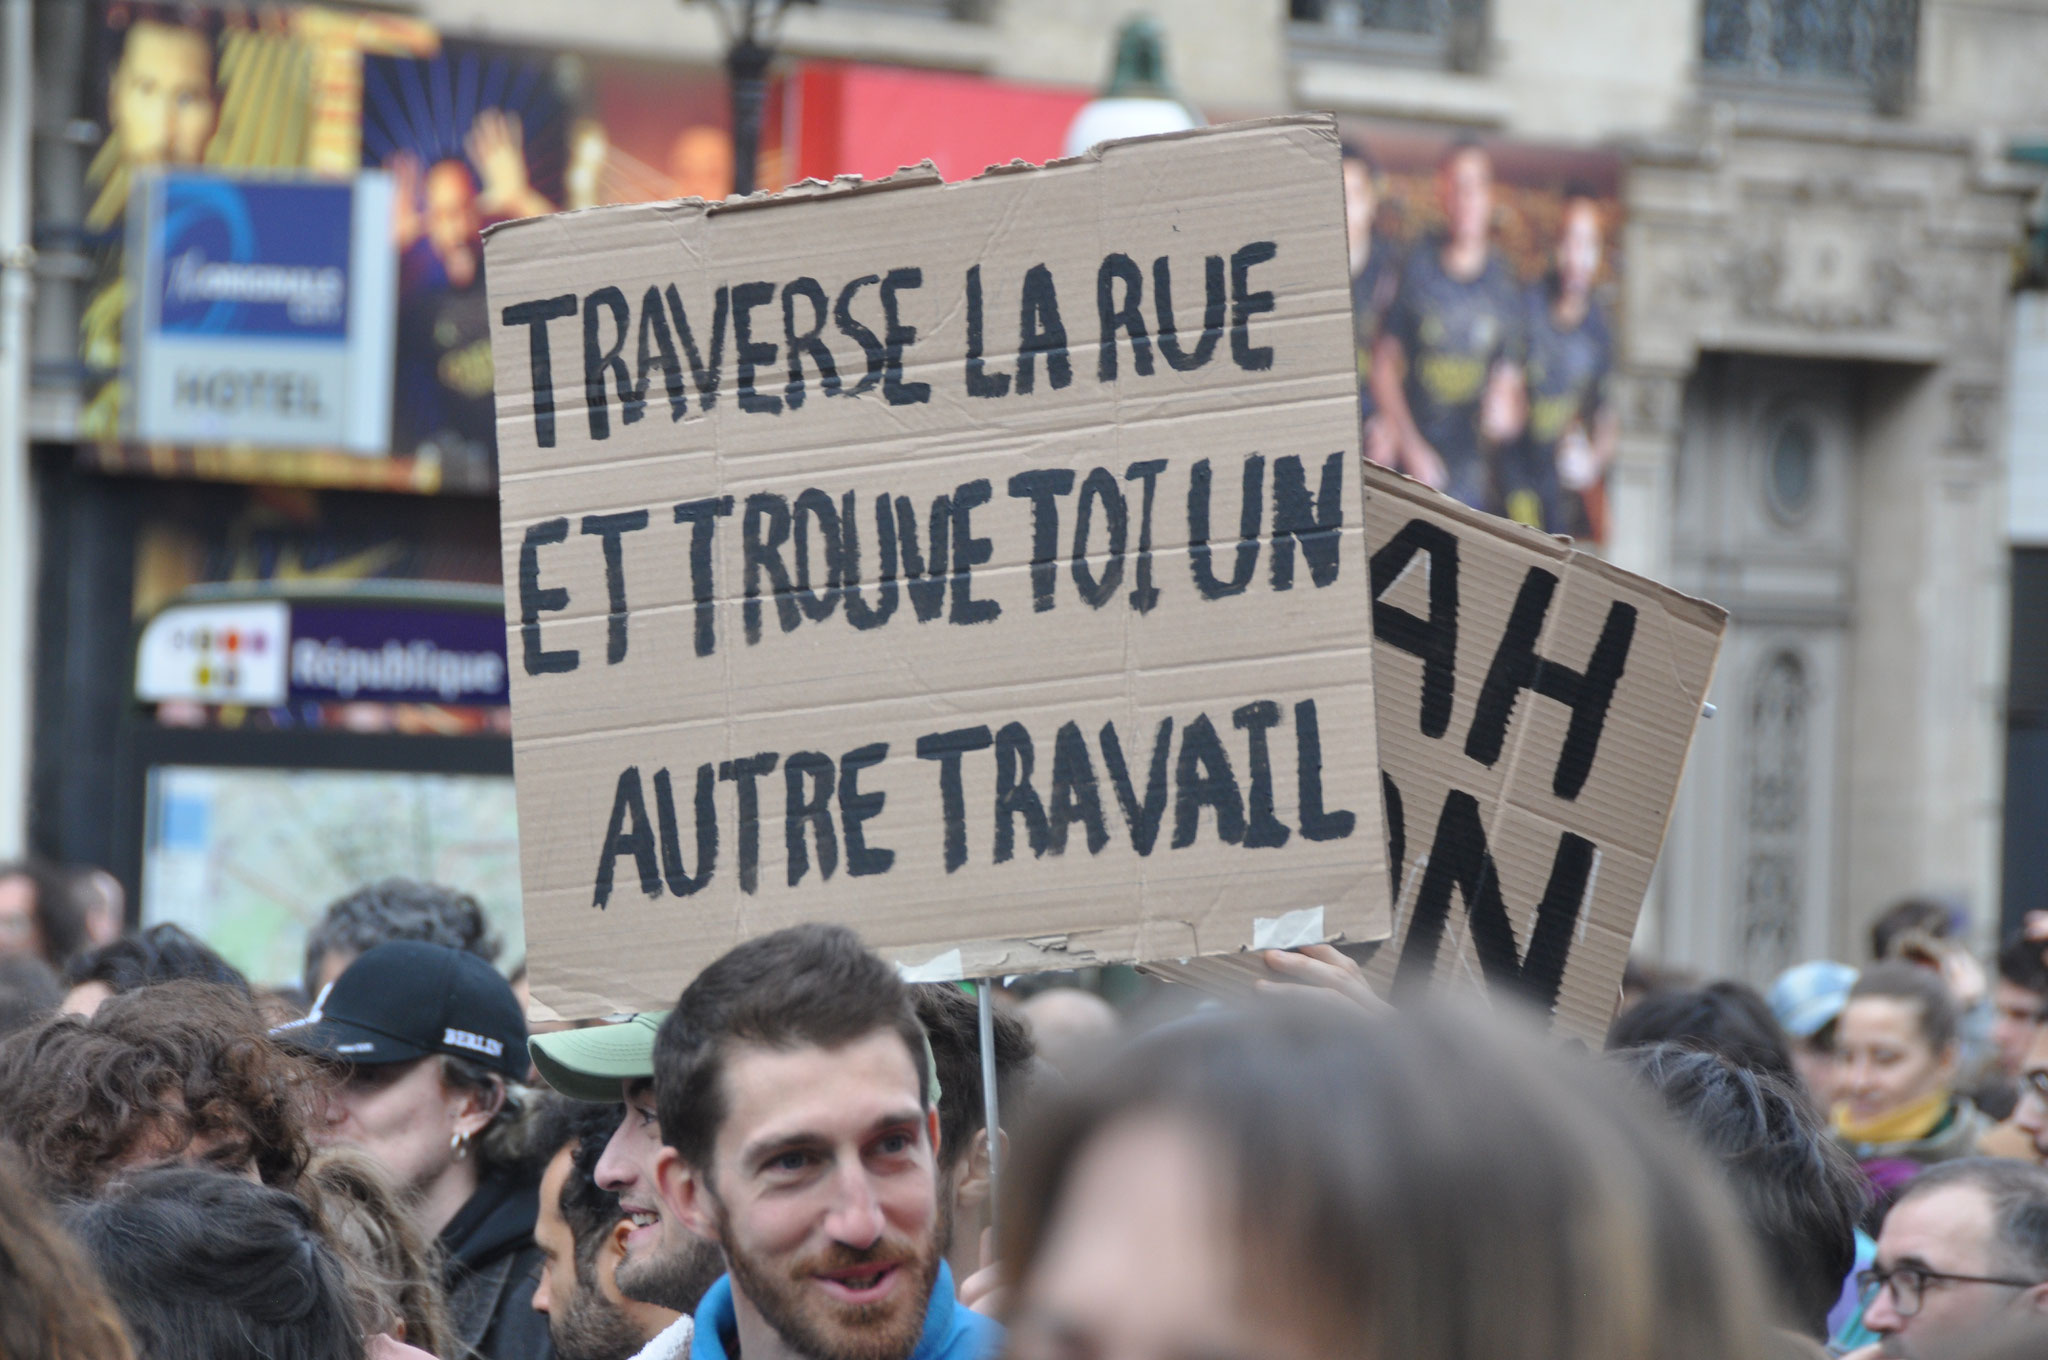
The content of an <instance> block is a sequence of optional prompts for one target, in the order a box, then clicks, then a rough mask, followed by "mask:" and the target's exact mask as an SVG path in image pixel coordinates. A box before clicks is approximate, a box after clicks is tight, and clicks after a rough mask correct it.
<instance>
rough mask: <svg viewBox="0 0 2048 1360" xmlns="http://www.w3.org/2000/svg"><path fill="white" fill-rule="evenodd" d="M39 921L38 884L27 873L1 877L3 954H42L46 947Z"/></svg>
mask: <svg viewBox="0 0 2048 1360" xmlns="http://www.w3.org/2000/svg"><path fill="white" fill-rule="evenodd" d="M45 947H46V946H45V944H44V942H43V927H42V925H41V923H40V922H38V921H37V920H36V885H35V880H34V879H32V878H30V877H29V876H28V875H27V874H10V875H8V876H7V877H6V878H0V954H38V955H40V954H41V953H42V952H43V950H44V949H45Z"/></svg>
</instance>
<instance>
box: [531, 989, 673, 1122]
mask: <svg viewBox="0 0 2048 1360" xmlns="http://www.w3.org/2000/svg"><path fill="white" fill-rule="evenodd" d="M666 1019H668V1012H667V1011H641V1012H640V1013H639V1014H638V1015H635V1016H633V1017H632V1018H631V1019H628V1020H624V1021H620V1022H619V1023H617V1024H610V1025H590V1026H588V1027H586V1028H584V1029H564V1030H557V1031H555V1032H554V1033H553V1034H536V1035H534V1036H533V1037H532V1038H531V1039H529V1040H527V1041H526V1048H527V1052H529V1053H531V1054H532V1055H533V1065H534V1066H535V1067H536V1068H538V1069H539V1070H540V1075H541V1079H542V1080H544V1081H545V1082H547V1084H548V1085H550V1086H552V1087H554V1088H555V1089H556V1090H557V1091H560V1092H561V1093H562V1094H563V1095H565V1096H567V1097H569V1098H570V1099H571V1100H587V1101H589V1102H591V1103H592V1104H596V1105H614V1104H617V1103H618V1100H619V1083H620V1082H622V1081H636V1080H643V1079H646V1078H650V1077H652V1076H653V1075H654V1036H655V1035H656V1034H658V1033H660V1031H661V1022H662V1021H664V1020H666Z"/></svg>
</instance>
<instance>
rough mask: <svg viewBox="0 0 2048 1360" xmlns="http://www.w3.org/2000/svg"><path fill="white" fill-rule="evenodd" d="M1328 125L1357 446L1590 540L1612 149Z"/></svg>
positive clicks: (1605, 417)
mask: <svg viewBox="0 0 2048 1360" xmlns="http://www.w3.org/2000/svg"><path fill="white" fill-rule="evenodd" d="M1343 131H1344V147H1345V160H1344V187H1345V207H1346V223H1347V232H1348V236H1349V247H1350V260H1351V273H1352V308H1353V318H1354V330H1355V335H1356V340H1357V351H1358V369H1359V392H1360V414H1361V416H1362V418H1363V419H1364V422H1365V444H1366V451H1367V455H1368V456H1369V457H1370V458H1372V459H1373V461H1375V462H1377V463H1381V464H1383V465H1385V466H1387V467H1392V468H1396V469H1398V470H1400V471H1402V472H1406V473H1407V474H1409V475H1410V476H1413V477H1416V478H1418V479H1420V480H1422V481H1424V482H1426V483H1428V484H1429V485H1431V486H1433V487H1436V488H1437V489H1438V490H1441V491H1445V492H1447V493H1449V494H1450V495H1452V496H1454V497H1455V498H1457V499H1458V500H1460V501H1463V502H1464V503H1466V504H1467V505H1470V506H1472V507H1474V508H1475V509H1479V510H1484V511H1487V512H1489V513H1491V514H1497V515H1503V516H1506V517H1507V518H1510V519H1514V520H1517V521H1519V522H1521V523H1523V524H1527V525H1530V526H1532V527H1534V528H1539V529H1543V530H1545V531H1546V532H1549V533H1557V534H1568V535H1570V536H1571V537H1573V538H1576V539H1580V540H1584V541H1590V542H1593V543H1599V542H1601V541H1603V540H1604V539H1605V538H1606V536H1607V499H1606V478H1607V472H1608V469H1609V468H1610V467H1611V466H1612V463H1613V460H1614V454H1615V447H1616V441H1617V437H1618V422H1617V420H1616V418H1615V412H1614V407H1613V403H1612V400H1611V396H1610V391H1609V386H1610V383H1609V379H1610V375H1611V373H1612V371H1613V367H1614V360H1615V332H1614V326H1613V315H1614V314H1613V296H1614V292H1615V282H1616V279H1617V278H1618V275H1619V265H1620V260H1619V253H1618V252H1619V246H1620V240H1621V225H1622V223H1621V204H1620V183H1621V162H1620V158H1619V157H1618V156H1615V155H1613V154H1612V153H1609V152H1603V151H1588V150H1582V149H1572V148H1562V147H1551V146H1541V145H1531V144H1528V143H1521V142H1510V141H1505V140H1498V139H1475V138H1454V137H1450V136H1446V135H1444V134H1441V133H1434V132H1428V131H1420V130H1417V129H1414V128H1408V127H1400V126H1395V125H1389V124H1379V123H1370V122H1358V121H1349V122H1346V123H1345V124H1344V125H1343Z"/></svg>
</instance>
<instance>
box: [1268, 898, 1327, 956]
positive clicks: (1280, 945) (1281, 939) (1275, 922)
mask: <svg viewBox="0 0 2048 1360" xmlns="http://www.w3.org/2000/svg"><path fill="white" fill-rule="evenodd" d="M1324 938H1325V937H1324V935H1323V909H1322V908H1321V907H1302V908H1300V909H1298V910H1295V911H1290V912H1287V913H1286V914H1285V915H1281V916H1254V917H1253V918H1252V948H1254V949H1299V948H1301V947H1302V946H1303V945H1309V944H1321V943H1322V942H1323V940H1324Z"/></svg>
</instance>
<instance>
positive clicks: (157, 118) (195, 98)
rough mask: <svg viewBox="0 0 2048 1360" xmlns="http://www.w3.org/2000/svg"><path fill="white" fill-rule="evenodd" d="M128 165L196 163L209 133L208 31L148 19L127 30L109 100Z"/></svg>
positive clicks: (210, 62) (211, 111) (210, 65)
mask: <svg viewBox="0 0 2048 1360" xmlns="http://www.w3.org/2000/svg"><path fill="white" fill-rule="evenodd" d="M107 104H108V109H107V113H108V117H109V118H110V120H111V121H112V122H113V125H114V130H115V131H116V132H118V133H119V134H120V138H121V154H122V156H123V157H124V158H125V159H126V160H127V162H128V164H130V165H162V164H165V163H169V164H171V165H196V164H198V162H199V158H200V156H202V155H203V154H205V151H206V144H207V142H208V141H209V140H211V139H212V137H213V123H214V107H213V53H212V52H211V51H210V50H209V49H208V46H207V41H206V35H205V34H203V33H199V32H196V31H195V30H193V29H189V28H178V27H175V26H173V25H170V24H159V23H151V22H149V21H147V20H144V21H143V22H140V23H137V24H135V25H134V26H133V27H131V28H130V29H129V30H128V41H127V43H126V44H125V45H123V47H122V50H121V64H120V65H119V66H118V67H116V68H115V71H114V82H113V89H112V90H111V91H110V92H109V94H108V98H107Z"/></svg>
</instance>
